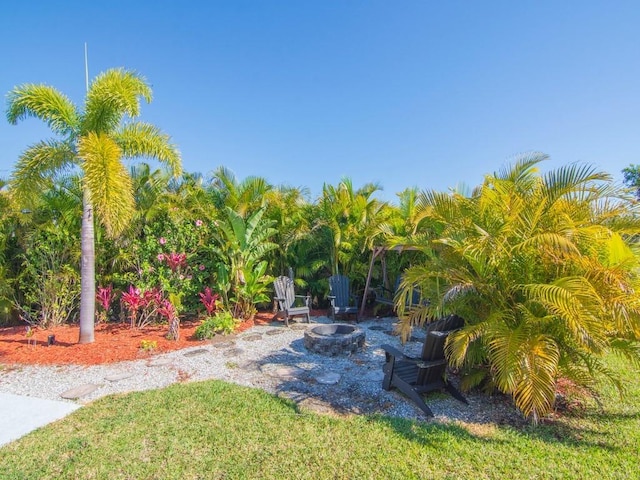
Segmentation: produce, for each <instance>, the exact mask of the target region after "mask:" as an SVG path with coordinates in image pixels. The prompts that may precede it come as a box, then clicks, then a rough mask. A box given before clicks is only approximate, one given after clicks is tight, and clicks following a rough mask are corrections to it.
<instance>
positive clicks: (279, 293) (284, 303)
mask: <svg viewBox="0 0 640 480" xmlns="http://www.w3.org/2000/svg"><path fill="white" fill-rule="evenodd" d="M273 290H274V292H275V294H276V297H277V298H281V299H283V300H279V301H278V303H279V304H280V305H279V307H280V308H281V309H286V308H289V307H291V305H293V303H294V302H295V300H296V297H295V294H296V292H295V288H294V286H293V280H292V279H291V278H289V277H285V276H284V275H283V276H280V277H277V278H276V279H275V280H274V281H273Z"/></svg>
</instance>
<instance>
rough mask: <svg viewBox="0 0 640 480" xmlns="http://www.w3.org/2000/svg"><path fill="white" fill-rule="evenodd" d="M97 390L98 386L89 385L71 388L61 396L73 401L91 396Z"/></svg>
mask: <svg viewBox="0 0 640 480" xmlns="http://www.w3.org/2000/svg"><path fill="white" fill-rule="evenodd" d="M97 388H98V385H93V384H91V383H87V384H85V385H80V386H78V387H73V388H70V389H69V390H67V391H66V392H62V393H61V394H60V396H61V397H62V398H66V399H67V400H73V399H75V398H80V397H84V396H85V395H89V394H90V393H91V392H93V391H95V390H96V389H97Z"/></svg>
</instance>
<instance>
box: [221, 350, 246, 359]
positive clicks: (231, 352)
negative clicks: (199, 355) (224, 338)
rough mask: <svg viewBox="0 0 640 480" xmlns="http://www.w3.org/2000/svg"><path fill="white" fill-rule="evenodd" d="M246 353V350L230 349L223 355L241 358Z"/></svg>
mask: <svg viewBox="0 0 640 480" xmlns="http://www.w3.org/2000/svg"><path fill="white" fill-rule="evenodd" d="M243 353H244V350H243V349H241V348H230V349H229V350H225V351H223V352H222V355H223V356H225V357H239V356H240V355H242V354H243Z"/></svg>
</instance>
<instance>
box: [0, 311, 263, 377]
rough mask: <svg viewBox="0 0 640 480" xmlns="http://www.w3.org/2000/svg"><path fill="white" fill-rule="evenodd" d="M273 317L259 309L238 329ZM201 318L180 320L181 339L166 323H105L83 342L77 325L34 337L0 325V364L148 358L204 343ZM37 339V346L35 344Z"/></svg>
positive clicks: (40, 331)
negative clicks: (172, 336) (144, 345)
mask: <svg viewBox="0 0 640 480" xmlns="http://www.w3.org/2000/svg"><path fill="white" fill-rule="evenodd" d="M272 320H273V314H272V313H269V312H260V313H258V314H257V315H256V317H255V319H254V320H253V321H246V322H243V323H242V324H240V326H239V327H238V329H237V332H241V331H243V330H246V329H247V328H250V327H252V326H253V325H254V324H255V325H260V324H267V323H270V322H271V321H272ZM199 324H200V322H199V321H196V322H190V321H184V322H181V323H180V340H178V341H174V340H168V339H167V338H166V334H167V330H168V327H167V326H166V325H160V326H150V327H146V328H144V329H142V330H138V329H132V328H131V326H130V325H128V324H126V323H105V324H99V325H96V327H95V342H93V343H89V344H83V345H80V344H79V343H78V338H79V327H78V325H62V326H60V327H55V328H51V329H47V330H40V329H37V330H36V331H35V334H33V336H32V337H31V338H27V335H26V328H25V327H24V326H19V327H6V328H0V363H4V364H14V363H24V364H39V365H69V364H77V365H97V364H102V363H113V362H120V361H122V360H136V359H139V358H146V357H149V356H150V355H153V354H156V353H166V352H171V351H173V350H179V349H182V348H187V347H193V346H196V345H203V344H205V343H206V342H207V340H197V339H196V338H195V336H194V331H195V329H196V327H197V326H198V325H199ZM49 335H54V336H55V343H54V344H53V345H47V338H48V337H49ZM34 340H35V345H34ZM143 340H148V341H151V342H157V348H155V349H154V350H153V351H151V352H149V351H145V350H143V349H141V348H140V346H141V342H142V341H143Z"/></svg>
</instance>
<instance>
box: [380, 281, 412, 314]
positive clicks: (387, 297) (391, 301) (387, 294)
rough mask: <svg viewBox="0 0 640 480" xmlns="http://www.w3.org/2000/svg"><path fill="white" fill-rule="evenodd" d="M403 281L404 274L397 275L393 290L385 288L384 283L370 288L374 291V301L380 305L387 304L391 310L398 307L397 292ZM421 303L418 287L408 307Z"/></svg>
mask: <svg viewBox="0 0 640 480" xmlns="http://www.w3.org/2000/svg"><path fill="white" fill-rule="evenodd" d="M401 282H402V275H398V276H397V277H396V283H395V285H394V287H393V290H389V289H388V288H385V287H384V286H383V285H381V286H379V287H375V288H372V289H370V290H371V291H372V292H373V293H374V295H375V296H374V302H375V303H378V304H380V305H386V306H387V307H391V310H394V311H395V309H396V294H397V293H398V290H399V289H400V283H401ZM419 303H420V292H419V291H418V290H417V289H414V290H413V293H412V295H411V300H410V301H409V302H407V307H412V306H416V305H418V304H419Z"/></svg>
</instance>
